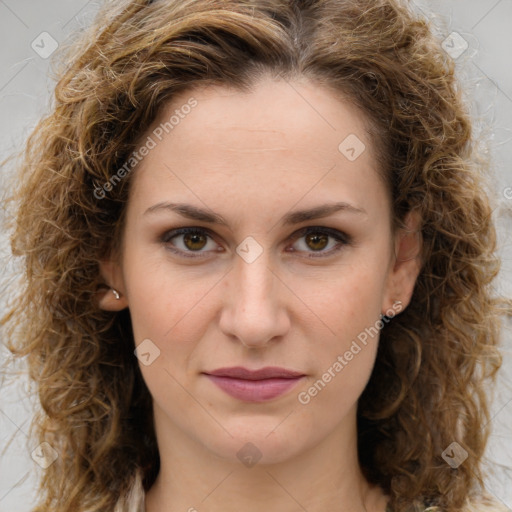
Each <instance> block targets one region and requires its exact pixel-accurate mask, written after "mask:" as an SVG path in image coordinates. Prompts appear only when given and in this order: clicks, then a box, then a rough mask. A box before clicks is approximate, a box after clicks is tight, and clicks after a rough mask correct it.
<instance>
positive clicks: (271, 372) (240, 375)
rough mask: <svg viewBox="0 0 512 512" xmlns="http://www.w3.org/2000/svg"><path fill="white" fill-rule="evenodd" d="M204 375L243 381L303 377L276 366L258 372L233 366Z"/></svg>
mask: <svg viewBox="0 0 512 512" xmlns="http://www.w3.org/2000/svg"><path fill="white" fill-rule="evenodd" d="M205 373H207V374H208V375H215V376H217V377H231V378H233V379H243V380H262V379H293V378H296V377H302V376H303V375H304V374H303V373H300V372H296V371H293V370H287V369H286V368H279V367H277V366H266V367H265V368H260V369H259V370H249V369H247V368H244V367H243V366H233V367H231V368H219V369H218V370H213V371H211V372H205Z"/></svg>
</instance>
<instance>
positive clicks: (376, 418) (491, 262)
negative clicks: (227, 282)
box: [3, 0, 501, 512]
mask: <svg viewBox="0 0 512 512" xmlns="http://www.w3.org/2000/svg"><path fill="white" fill-rule="evenodd" d="M59 54H60V55H61V59H60V61H61V63H62V66H61V67H60V69H58V71H57V72H56V73H57V74H56V78H57V85H56V88H55V100H54V104H53V105H52V109H51V112H50V114H49V115H47V116H46V117H45V118H44V119H42V120H41V121H40V123H39V124H38V125H37V126H36V128H35V129H34V131H33V133H32V134H31V135H30V137H29V139H28V141H27V145H26V148H24V152H23V160H22V162H21V164H20V165H19V169H18V171H19V172H18V173H17V175H16V178H17V179H18V180H19V187H17V190H16V191H15V194H14V195H13V198H14V199H15V200H16V201H17V203H18V204H17V211H16V213H15V216H16V224H15V227H14V230H13V234H12V239H11V240H12V250H13V254H14V255H17V256H22V257H23V262H24V275H23V282H24V286H23V288H22V290H21V293H20V294H19V296H18V297H17V298H16V301H15V302H14V304H13V305H12V307H11V309H10V310H9V311H8V313H7V315H6V316H5V317H4V319H3V324H4V325H6V328H7V329H8V346H9V349H10V350H11V351H12V353H13V354H14V355H15V356H16V357H25V356H26V357H27V362H28V365H29V374H30V378H31V380H32V381H33V382H34V383H35V385H36V387H37V391H38V397H39V400H40V403H41V405H42V409H43V410H42V411H41V412H40V413H38V414H37V415H36V416H35V417H34V419H33V422H32V425H31V434H32V435H35V436H36V437H37V439H38V440H39V442H43V441H47V442H49V443H50V445H51V446H52V447H53V448H54V449H55V450H57V452H58V454H59V457H58V459H57V460H56V461H55V462H54V463H53V464H52V465H51V466H50V467H48V468H47V469H46V470H45V472H44V475H43V476H42V479H41V486H40V489H39V490H40V494H41V501H40V503H39V504H38V506H37V507H36V508H34V512H42V511H50V510H51V511H55V512H71V511H73V512H76V511H82V510H83V511H85V510H87V511H91V512H92V511H100V510H101V511H103V510H112V509H113V508H114V506H115V504H116V503H117V502H118V500H119V496H122V495H123V494H125V493H127V492H128V490H129V481H130V476H131V475H134V474H135V473H136V472H137V471H141V472H142V474H143V484H144V488H145V489H146V490H147V489H149V488H150V487H151V485H152V483H153V482H154V480H155V478H156V475H157V473H158V471H159V464H160V462H159V454H158V448H157V444H156V439H155V432H154V425H153V419H152V401H151V395H150V393H149V391H148V389H147V387H146V385H145V383H144V380H143V379H142V375H141V372H140V369H139V366H138V364H137V359H136V358H135V357H134V354H133V350H134V340H133V335H132V330H131V322H130V314H129V311H128V310H124V311H121V312H118V313H112V312H107V311H103V310H101V309H100V308H99V306H98V304H97V301H96V300H94V299H95V297H96V296H97V293H98V290H100V289H101V288H102V287H104V286H105V283H104V282H103V280H102V278H101V275H100V272H99V261H100V260H101V259H103V258H105V257H106V256H107V255H108V254H109V253H111V251H112V250H114V249H116V248H117V247H118V244H119V240H120V234H121V232H122V227H123V222H124V217H123V214H124V212H125V207H126V203H127V197H128V190H129V185H130V182H131V181H132V180H131V176H132V175H133V173H131V174H129V175H127V176H125V177H123V178H122V179H121V180H117V181H118V182H116V184H115V186H109V187H108V189H107V188H106V187H105V186H104V184H105V183H108V182H109V180H111V179H112V176H113V175H114V173H115V172H116V170H118V169H120V168H121V166H122V165H123V164H124V163H125V162H126V160H127V158H129V155H130V154H131V153H132V152H133V150H134V149H135V148H136V145H137V142H138V137H139V136H140V134H141V133H144V131H145V130H146V129H147V128H148V127H149V126H150V124H151V122H152V121H153V120H154V119H155V118H156V117H157V115H158V113H159V111H160V109H161V107H162V106H163V105H164V104H165V103H167V102H168V101H169V100H171V99H172V98H173V97H174V96H175V95H177V94H178V93H180V92H182V91H185V90H190V89H191V88H192V87H195V86H197V85H218V84H221V85H222V84H224V85H226V84H227V85H229V86H232V87H236V88H239V89H240V90H250V88H251V85H253V84H254V83H255V81H256V80H257V79H258V77H260V76H261V75H262V74H263V73H267V72H271V73H272V74H273V75H274V76H276V77H279V78H281V79H285V80H289V79H292V78H294V77H299V76H304V77H307V78H309V79H311V80H312V81H313V82H314V83H317V84H319V86H324V87H327V88H329V89H330V90H332V91H334V92H335V93H336V94H338V95H340V96H342V97H344V98H348V99H349V100H350V101H351V102H353V103H354V104H355V105H357V106H358V107H359V108H360V109H361V111H362V112H364V113H366V114H367V117H368V121H369V123H370V124H371V126H372V128H373V131H374V134H375V145H376V147H377V148H378V150H379V161H380V164H381V170H382V173H383V176H385V179H386V182H387V183H388V185H389V188H390V191H391V192H392V198H393V217H394V222H395V226H400V225H401V222H402V221H403V220H404V218H405V215H406V214H407V213H408V212H409V211H411V210H413V209H414V210H416V211H417V212H418V213H419V215H420V217H421V222H422V224H421V236H422V240H423V249H422V251H423V253H422V257H423V266H422V270H421V273H420V275H419V277H418V280H417V283H416V287H415V290H414V294H413V298H412V301H411V304H410V306H409V307H408V308H407V309H406V310H405V311H404V312H403V313H402V314H401V315H399V316H398V317H396V318H395V319H393V321H391V322H389V323H388V324H387V325H386V326H385V327H384V328H383V330H382V332H381V336H380V343H379V348H378V354H377V359H376V363H375V367H374V370H373V373H372V375H371V378H370V381H369V383H368V385H367V387H366V389H365V391H364V393H363V395H362V396H361V398H360V400H359V407H358V435H359V446H358V449H359V456H360V463H361V467H362V469H363V471H364V474H365V476H366V478H367V479H368V481H369V482H371V483H375V484H378V485H380V486H381V487H382V489H383V490H384V491H385V492H386V493H388V494H389V495H390V496H391V502H390V505H391V507H392V508H393V510H396V511H397V512H403V511H405V510H413V509H415V508H414V507H416V506H419V505H420V504H429V505H436V506H439V507H441V508H442V510H443V511H445V512H455V511H460V510H462V509H464V507H466V506H467V500H468V497H472V496H473V495H474V496H476V495H477V494H479V493H482V492H484V484H483V474H482V469H481V459H482V456H483V453H484V448H485V445H486V441H487V438H488V435H489V419H490V417H489V416H490V415H489V410H488V397H487V395H486V391H485V389H486V387H485V385H487V383H488V381H489V383H492V382H493V381H494V378H495V374H496V372H497V370H498V368H499V367H500V365H501V356H500V353H499V350H498V347H497V345H498V339H499V327H498V326H499V321H498V317H499V314H500V311H501V309H500V306H499V304H498V301H497V299H495V298H494V297H493V294H492V287H491V282H492V281H493V279H494V278H495V276H496V275H497V272H498V268H499V265H498V260H497V257H496V256H495V229H494V226H493V223H492V219H491V213H492V212H491V208H490V206H489V201H488V198H487V194H486V192H485V189H484V186H485V183H484V182H483V179H482V172H481V171H482V170H484V167H483V166H482V164H481V163H480V164H479V163H478V159H477V158H476V150H475V148H474V143H473V139H472V125H471V119H470V116H469V114H468V113H467V112H466V110H465V108H464V101H463V99H462V97H461V92H460V90H459V88H458V87H457V83H456V77H455V65H454V63H453V61H452V60H451V59H450V57H449V56H448V55H447V54H445V53H444V51H443V50H442V48H441V47H440V43H439V41H437V40H436V38H435V37H434V35H433V33H432V31H431V28H430V26H429V23H428V22H427V20H425V19H423V18H421V17H419V16H418V15H416V14H414V13H413V11H412V9H411V8H410V7H409V6H408V5H407V4H406V3H405V0H404V2H400V1H399V0H302V1H300V0H222V1H220V0H165V1H164V0H158V1H148V0H131V1H116V2H108V3H105V5H104V6H103V7H102V8H101V10H100V12H99V14H98V15H97V17H96V19H95V21H94V23H93V24H92V25H91V26H90V29H88V30H87V31H84V32H83V33H82V34H80V35H79V37H77V38H75V40H74V41H72V42H71V43H70V44H69V45H68V47H67V48H63V47H61V49H60V50H59ZM134 172H136V171H134ZM111 183H112V182H111ZM99 190H101V191H102V193H101V194H99V193H98V191H99ZM453 441H456V442H458V443H459V444H460V445H461V446H462V447H463V448H464V449H465V450H466V451H467V452H468V454H469V456H468V458H467V460H466V461H465V462H464V463H463V464H462V465H460V466H459V467H458V468H457V469H453V468H452V467H450V466H449V465H448V464H447V463H446V462H445V461H444V460H443V458H442V457H441V454H442V452H443V450H444V449H445V448H446V447H447V446H449V445H450V444H451V443H452V442H453ZM120 475H122V477H121V476H120Z"/></svg>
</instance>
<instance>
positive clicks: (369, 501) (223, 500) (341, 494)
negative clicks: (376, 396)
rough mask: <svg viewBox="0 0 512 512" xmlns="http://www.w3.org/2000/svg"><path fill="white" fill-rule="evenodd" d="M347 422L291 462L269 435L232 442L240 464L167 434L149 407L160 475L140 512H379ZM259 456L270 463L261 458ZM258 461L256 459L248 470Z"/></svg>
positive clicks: (379, 500)
mask: <svg viewBox="0 0 512 512" xmlns="http://www.w3.org/2000/svg"><path fill="white" fill-rule="evenodd" d="M353 419H354V421H353V422H351V424H353V428H350V429H347V428H346V427H345V428H342V429H338V430H337V431H333V432H332V433H331V434H330V435H329V436H327V437H326V438H323V439H322V440H321V442H320V443H319V444H316V445H314V446H310V447H308V448H307V449H304V450H302V451H301V452H300V453H298V454H292V453H290V456H287V454H286V453H284V452H283V449H281V450H279V447H278V446H277V445H276V444H275V443H279V442H280V439H279V437H278V436H277V435H274V436H273V435H271V434H269V435H268V436H267V438H266V439H265V440H263V439H262V440H259V441H256V442H255V443H253V446H250V445H248V444H247V442H243V441H238V442H237V441H235V440H233V439H232V440H231V441H233V446H234V449H233V453H235V454H236V453H238V455H239V456H240V455H243V456H242V457H241V458H240V459H239V458H238V457H237V456H236V455H235V456H233V457H226V456H220V455H219V454H218V453H215V451H214V450H210V449H207V448H206V447H205V446H204V445H202V444H199V443H197V442H196V441H195V440H194V439H193V437H192V436H191V435H190V434H189V433H184V432H182V431H180V430H179V429H178V428H173V425H171V424H170V423H169V422H166V421H165V418H164V417H163V411H161V410H159V409H158V408H156V407H155V425H156V433H157V440H158V446H159V451H160V472H159V474H158V477H157V479H156V481H155V483H154V484H153V486H152V487H151V489H150V490H149V491H148V492H147V495H146V510H145V512H160V511H162V510H165V511H166V512H167V511H168V512H178V511H179V512H183V511H188V512H196V511H199V510H201V509H204V508H205V507H206V508H207V509H208V511H209V512H235V511H239V510H244V511H246V512H259V511H260V510H261V505H262V504H264V505H265V510H266V511H267V512H296V511H297V510H307V511H308V512H320V511H322V512H323V511H325V510H332V511H334V512H338V511H339V512H342V511H350V512H385V509H386V503H387V501H388V499H387V497H386V496H385V495H384V493H383V492H382V490H381V489H380V488H378V487H373V486H371V485H369V484H368V482H367V481H366V480H365V478H364V476H363V474H362V472H361V469H360V466H359V462H358V457H357V432H356V429H355V411H354V418H353ZM348 424H349V423H347V425H348ZM272 437H275V440H272ZM273 441H274V444H273ZM256 445H257V446H256ZM333 447H337V449H336V451H334V450H333ZM260 448H261V450H260ZM265 454H274V456H269V457H267V458H266V459H265V457H264V455H265ZM258 455H261V459H260V461H258V462H256V464H254V461H255V460H256V459H257V458H258ZM241 460H242V461H245V462H243V463H241ZM265 460H266V462H265Z"/></svg>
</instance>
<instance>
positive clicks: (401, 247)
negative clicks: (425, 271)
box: [383, 210, 422, 314]
mask: <svg viewBox="0 0 512 512" xmlns="http://www.w3.org/2000/svg"><path fill="white" fill-rule="evenodd" d="M404 224H405V226H404V227H403V228H401V229H399V230H398V232H397V234H396V237H395V258H394V264H393V266H392V269H391V270H390V275H389V281H388V287H387V293H386V297H385V300H384V304H383V311H385V310H389V308H390V307H392V306H391V305H392V304H393V303H394V301H396V300H398V299H399V300H400V301H401V302H402V310H404V309H405V308H406V307H407V306H408V305H409V303H410V301H411V297H412V294H413V291H414V286H415V284H416V280H417V278H418V275H419V273H420V271H421V267H422V261H421V252H422V251H421V249H422V236H421V227H420V226H421V218H420V216H419V214H418V212H416V211H414V210H413V211H410V212H409V213H408V214H407V216H406V218H405V221H404ZM383 314H384V312H383Z"/></svg>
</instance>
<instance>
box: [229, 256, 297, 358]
mask: <svg viewBox="0 0 512 512" xmlns="http://www.w3.org/2000/svg"><path fill="white" fill-rule="evenodd" d="M267 254H268V253H267V251H263V253H262V254H261V255H260V256H259V257H258V258H257V259H256V260H255V261H253V262H251V263H248V262H247V261H245V260H244V259H243V258H241V257H239V256H236V260H235V263H234V268H233V270H232V271H231V272H229V273H228V275H227V276H226V282H225V284H224V286H225V287H226V290H225V292H226V295H225V302H224V306H223V310H222V312H221V315H220V329H221V330H222V332H223V333H224V334H225V335H226V336H228V337H230V338H233V337H235V338H237V339H238V340H239V341H240V342H241V343H243V344H244V345H245V346H247V347H249V348H258V347H263V346H266V345H267V344H268V343H269V342H270V341H271V340H273V339H277V338H280V337H282V336H284V335H285V334H286V332H287V331H288V330H289V328H290V319H289V315H288V313H287V310H286V305H285V300H286V295H287V294H288V295H290V294H291V292H290V290H288V288H287V287H286V286H285V284H284V283H283V282H282V281H281V280H280V278H279V276H278V275H277V272H275V271H274V270H272V269H271V268H270V264H269V263H270V262H269V258H268V255H267Z"/></svg>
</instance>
